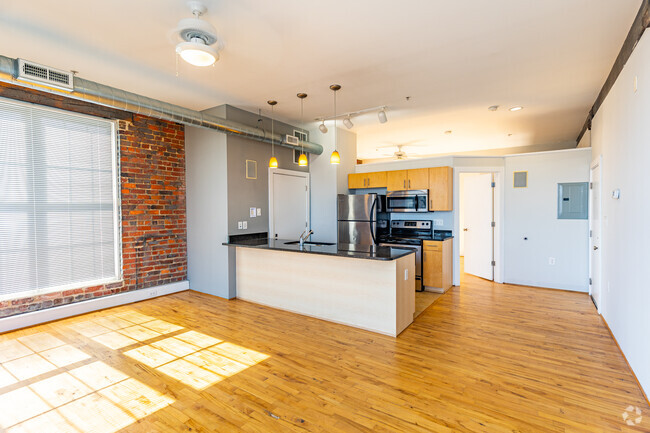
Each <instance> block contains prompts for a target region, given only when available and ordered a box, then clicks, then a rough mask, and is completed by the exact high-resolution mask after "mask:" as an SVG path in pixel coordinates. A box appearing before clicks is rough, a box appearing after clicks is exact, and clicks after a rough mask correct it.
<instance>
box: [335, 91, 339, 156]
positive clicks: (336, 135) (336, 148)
mask: <svg viewBox="0 0 650 433" xmlns="http://www.w3.org/2000/svg"><path fill="white" fill-rule="evenodd" d="M336 92H338V90H335V91H334V150H335V151H336V152H338V151H339V149H338V147H339V140H338V136H339V133H338V131H337V130H336Z"/></svg>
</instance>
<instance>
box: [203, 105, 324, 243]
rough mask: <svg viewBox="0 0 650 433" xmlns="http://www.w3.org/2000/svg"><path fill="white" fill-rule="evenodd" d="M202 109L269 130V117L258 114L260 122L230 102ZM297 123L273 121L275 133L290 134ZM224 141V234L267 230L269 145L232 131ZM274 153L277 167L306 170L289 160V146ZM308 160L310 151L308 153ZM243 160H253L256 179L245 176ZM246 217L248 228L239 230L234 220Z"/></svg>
mask: <svg viewBox="0 0 650 433" xmlns="http://www.w3.org/2000/svg"><path fill="white" fill-rule="evenodd" d="M204 112H205V113H209V114H214V115H217V116H221V117H225V118H226V119H228V120H233V121H235V122H240V123H243V124H246V125H251V126H257V127H258V128H261V129H264V130H265V131H268V132H269V133H270V132H271V119H270V118H268V117H265V116H262V119H263V122H258V119H260V116H258V115H257V114H255V113H250V112H248V111H245V110H241V109H239V108H236V107H232V106H230V105H222V106H219V107H215V108H211V109H209V110H205V111H204ZM294 130H302V129H300V128H298V127H295V126H292V125H289V124H286V123H283V122H279V121H275V122H274V132H275V133H278V134H283V135H284V134H291V135H293V132H294ZM224 136H225V137H226V143H227V164H228V170H227V176H228V178H227V184H228V206H227V207H228V223H227V230H228V235H239V234H246V233H261V232H268V231H269V214H268V211H269V179H268V177H269V174H268V173H269V166H268V164H269V159H270V158H271V145H269V144H266V143H260V142H259V141H256V140H250V139H247V138H243V137H237V136H233V135H224ZM275 157H276V158H277V159H278V168H281V169H286V170H295V171H304V172H309V166H307V167H300V166H299V165H298V164H295V163H294V162H293V150H292V149H289V148H286V147H283V146H275ZM309 158H310V160H311V159H312V158H313V155H309ZM246 160H251V161H257V179H246ZM251 207H255V208H260V209H262V215H261V216H259V217H257V216H256V217H255V218H251V217H250V208H251ZM239 221H247V222H248V228H247V229H246V230H239V229H238V228H237V223H238V222H239Z"/></svg>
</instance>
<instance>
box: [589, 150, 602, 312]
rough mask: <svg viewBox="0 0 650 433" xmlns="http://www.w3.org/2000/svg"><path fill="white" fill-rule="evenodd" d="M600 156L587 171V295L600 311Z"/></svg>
mask: <svg viewBox="0 0 650 433" xmlns="http://www.w3.org/2000/svg"><path fill="white" fill-rule="evenodd" d="M601 166H602V157H601V158H599V159H597V160H596V161H594V162H592V164H591V171H590V173H589V295H590V296H591V300H592V301H593V303H594V305H596V309H597V310H598V313H601V303H600V300H601V296H600V295H601V278H600V272H601V257H602V256H601V255H602V249H601V247H602V243H601V227H602V226H601V223H602V219H601V198H602V191H601V189H602V182H601V179H602V178H601V172H602V171H601V170H602V168H601Z"/></svg>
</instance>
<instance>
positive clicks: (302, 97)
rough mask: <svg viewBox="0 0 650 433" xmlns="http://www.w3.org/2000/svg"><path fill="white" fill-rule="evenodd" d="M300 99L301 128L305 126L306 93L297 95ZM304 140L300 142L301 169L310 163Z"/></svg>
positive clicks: (299, 162)
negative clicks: (304, 147)
mask: <svg viewBox="0 0 650 433" xmlns="http://www.w3.org/2000/svg"><path fill="white" fill-rule="evenodd" d="M296 96H297V97H298V98H300V126H302V125H303V111H304V102H305V98H306V97H307V94H306V93H298V94H297V95H296ZM303 143H304V141H303V140H300V157H299V158H298V165H299V166H301V167H306V166H307V164H308V163H309V162H308V160H307V155H305V150H304V149H303Z"/></svg>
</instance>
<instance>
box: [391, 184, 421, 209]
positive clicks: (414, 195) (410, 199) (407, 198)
mask: <svg viewBox="0 0 650 433" xmlns="http://www.w3.org/2000/svg"><path fill="white" fill-rule="evenodd" d="M428 203H429V191H427V190H426V189H420V190H413V191H390V192H389V193H387V194H386V208H387V210H388V212H428V211H429V209H428V207H427V205H428Z"/></svg>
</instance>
